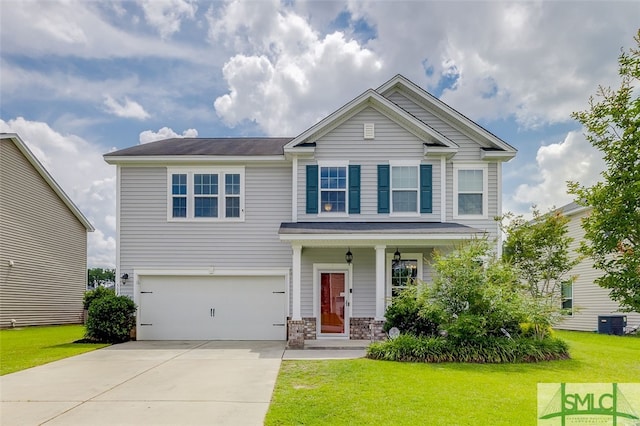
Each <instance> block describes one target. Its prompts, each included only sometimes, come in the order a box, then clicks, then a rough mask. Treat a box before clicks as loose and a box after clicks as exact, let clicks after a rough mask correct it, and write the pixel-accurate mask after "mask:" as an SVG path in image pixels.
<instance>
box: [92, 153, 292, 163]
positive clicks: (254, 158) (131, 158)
mask: <svg viewBox="0 0 640 426" xmlns="http://www.w3.org/2000/svg"><path fill="white" fill-rule="evenodd" d="M104 161H106V162H107V163H108V164H123V165H124V164H166V163H211V162H216V163H254V162H260V163H262V162H282V161H286V158H285V156H284V155H121V156H114V155H111V156H110V155H108V154H106V155H104Z"/></svg>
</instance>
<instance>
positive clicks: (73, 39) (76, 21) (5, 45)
mask: <svg viewBox="0 0 640 426" xmlns="http://www.w3.org/2000/svg"><path fill="white" fill-rule="evenodd" d="M151 3H156V2H155V1H153V2H151ZM174 3H175V4H173V6H175V8H171V7H167V5H171V4H170V3H160V4H158V5H157V6H150V8H151V9H152V10H153V11H155V10H156V8H157V10H158V13H156V12H152V10H150V12H149V13H150V15H149V16H148V19H151V22H149V24H150V25H154V26H155V27H156V28H162V31H169V32H171V31H172V25H174V26H175V23H174V22H177V21H178V20H180V19H182V18H185V17H186V18H188V17H190V16H191V12H189V11H188V4H190V3H188V2H184V1H179V0H176V1H175V2H174ZM183 4H184V5H187V6H184V5H183ZM103 6H105V5H104V4H102V2H88V1H82V0H68V1H18V0H5V1H3V7H2V14H0V23H1V25H0V38H1V39H2V51H3V54H18V55H26V56H38V55H54V56H69V57H75V58H77V57H80V58H108V59H112V58H128V57H131V58H136V59H139V58H141V57H145V58H148V57H161V58H179V59H183V60H187V61H190V62H196V63H201V62H211V59H212V56H211V55H207V54H205V52H204V51H203V50H202V49H201V48H199V47H195V46H193V45H185V44H183V43H167V42H166V41H165V40H163V39H159V38H157V37H151V36H148V35H146V34H143V33H139V32H138V30H139V28H137V26H136V25H135V16H131V17H130V18H131V20H132V22H133V23H134V24H133V25H128V24H126V25H122V26H121V27H119V26H118V25H117V24H116V23H121V22H123V20H124V18H125V16H124V15H125V14H126V13H127V12H126V10H125V8H123V7H109V6H108V5H107V6H105V7H103ZM176 8H177V9H176ZM193 8H195V6H193ZM107 13H113V14H114V16H116V17H117V19H113V20H112V19H110V16H108V14H107ZM163 13H164V15H163ZM193 13H195V9H194V12H193ZM178 26H179V24H178ZM210 50H211V49H209V51H210ZM213 57H215V56H213Z"/></svg>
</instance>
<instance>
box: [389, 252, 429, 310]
mask: <svg viewBox="0 0 640 426" xmlns="http://www.w3.org/2000/svg"><path fill="white" fill-rule="evenodd" d="M400 257H401V258H402V259H404V260H414V259H415V260H417V261H418V274H417V279H418V280H424V275H423V273H424V254H423V253H403V252H401V255H400ZM392 262H393V253H387V255H386V264H385V266H386V268H385V269H386V298H387V299H388V300H391V298H392V296H393V292H392V286H391V276H392V274H391V273H392V267H393V263H392Z"/></svg>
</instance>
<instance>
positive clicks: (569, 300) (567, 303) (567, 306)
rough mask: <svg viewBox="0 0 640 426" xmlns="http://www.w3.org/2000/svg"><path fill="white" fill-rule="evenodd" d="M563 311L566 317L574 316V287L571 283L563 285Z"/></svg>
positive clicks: (563, 283)
mask: <svg viewBox="0 0 640 426" xmlns="http://www.w3.org/2000/svg"><path fill="white" fill-rule="evenodd" d="M560 291H561V296H562V309H563V311H564V313H565V315H573V285H572V283H571V281H564V282H562V284H561V289H560Z"/></svg>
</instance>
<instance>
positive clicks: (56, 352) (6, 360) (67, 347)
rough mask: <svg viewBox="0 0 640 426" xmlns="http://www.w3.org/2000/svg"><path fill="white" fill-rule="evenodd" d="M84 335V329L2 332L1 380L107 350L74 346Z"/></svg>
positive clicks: (96, 347) (13, 330) (98, 345)
mask: <svg viewBox="0 0 640 426" xmlns="http://www.w3.org/2000/svg"><path fill="white" fill-rule="evenodd" d="M84 332H85V329H84V326H83V325H60V326H52V327H26V328H16V329H7V330H0V376H2V375H4V374H9V373H13V372H16V371H20V370H24V369H26V368H31V367H35V366H37V365H42V364H46V363H48V362H51V361H57V360H59V359H62V358H67V357H70V356H74V355H79V354H81V353H84V352H89V351H92V350H94V349H98V348H103V347H105V346H108V345H106V344H97V343H73V342H74V341H76V340H79V339H82V338H83V337H84Z"/></svg>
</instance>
